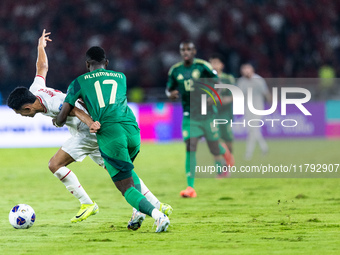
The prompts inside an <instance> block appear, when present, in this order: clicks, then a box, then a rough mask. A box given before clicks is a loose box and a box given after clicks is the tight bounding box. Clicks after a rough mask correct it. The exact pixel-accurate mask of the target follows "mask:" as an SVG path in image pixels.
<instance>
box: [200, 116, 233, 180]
mask: <svg viewBox="0 0 340 255" xmlns="http://www.w3.org/2000/svg"><path fill="white" fill-rule="evenodd" d="M202 126H203V128H204V137H205V139H206V140H207V144H208V147H209V150H210V153H211V154H212V155H213V156H214V160H215V165H216V166H217V167H218V177H227V176H228V172H227V171H222V170H223V169H224V168H223V167H225V166H226V165H227V160H228V158H227V156H226V154H227V153H226V152H227V150H228V148H225V147H223V146H222V145H221V144H220V142H219V139H220V130H219V128H218V127H217V126H214V124H213V119H206V120H204V121H202ZM220 126H221V125H220Z"/></svg>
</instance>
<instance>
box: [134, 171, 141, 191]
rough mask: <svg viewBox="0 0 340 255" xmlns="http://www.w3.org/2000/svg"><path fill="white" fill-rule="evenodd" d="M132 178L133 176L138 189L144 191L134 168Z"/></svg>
mask: <svg viewBox="0 0 340 255" xmlns="http://www.w3.org/2000/svg"><path fill="white" fill-rule="evenodd" d="M132 178H133V183H134V184H135V188H136V190H138V191H139V192H140V193H142V192H141V186H140V180H139V177H138V175H137V174H136V172H135V171H134V170H132Z"/></svg>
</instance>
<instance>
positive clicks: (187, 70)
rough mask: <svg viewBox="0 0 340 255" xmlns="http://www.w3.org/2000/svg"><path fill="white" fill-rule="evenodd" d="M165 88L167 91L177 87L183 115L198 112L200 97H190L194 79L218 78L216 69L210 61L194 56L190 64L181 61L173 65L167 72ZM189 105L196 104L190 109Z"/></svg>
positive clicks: (193, 88)
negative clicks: (180, 97) (186, 64)
mask: <svg viewBox="0 0 340 255" xmlns="http://www.w3.org/2000/svg"><path fill="white" fill-rule="evenodd" d="M168 75H169V76H168V83H167V88H168V89H169V91H172V90H175V89H177V90H178V91H179V93H180V94H181V96H182V106H183V112H184V115H186V116H188V115H189V113H191V114H192V113H193V112H195V113H196V112H197V114H198V113H199V112H200V109H201V98H200V96H196V95H195V97H193V98H190V94H191V93H193V92H195V88H196V87H197V86H196V84H195V80H198V79H200V78H218V76H217V75H216V71H215V70H213V68H212V66H211V65H210V63H208V62H207V61H204V60H202V59H198V58H195V59H194V61H193V63H192V65H191V66H185V65H184V62H183V61H181V62H179V63H177V64H175V65H173V66H172V67H171V68H170V70H169V74H168ZM190 99H191V100H192V101H191V106H197V107H195V109H190Z"/></svg>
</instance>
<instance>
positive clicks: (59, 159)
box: [48, 148, 75, 173]
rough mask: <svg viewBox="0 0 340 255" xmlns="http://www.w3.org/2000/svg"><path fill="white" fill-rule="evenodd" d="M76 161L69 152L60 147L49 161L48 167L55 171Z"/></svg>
mask: <svg viewBox="0 0 340 255" xmlns="http://www.w3.org/2000/svg"><path fill="white" fill-rule="evenodd" d="M74 161H75V160H74V159H73V158H72V157H71V156H70V155H69V154H68V153H67V152H65V151H63V150H62V148H60V149H59V150H58V151H57V152H56V154H54V156H53V157H52V158H51V159H50V161H49V162H48V167H49V169H50V170H51V171H52V172H53V173H54V172H56V171H57V170H58V169H59V168H60V167H63V166H67V165H69V164H71V163H72V162H74Z"/></svg>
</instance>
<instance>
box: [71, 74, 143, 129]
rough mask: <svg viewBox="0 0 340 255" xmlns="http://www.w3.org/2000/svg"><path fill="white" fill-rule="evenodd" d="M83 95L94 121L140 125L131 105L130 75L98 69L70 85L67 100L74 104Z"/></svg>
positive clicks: (103, 123) (102, 123) (81, 76)
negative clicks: (128, 79)
mask: <svg viewBox="0 0 340 255" xmlns="http://www.w3.org/2000/svg"><path fill="white" fill-rule="evenodd" d="M78 98H82V100H83V101H84V103H85V104H86V106H87V109H88V111H89V114H90V115H91V117H92V118H93V120H94V121H99V122H100V124H101V125H102V126H103V125H105V124H106V123H126V124H133V125H137V122H136V118H135V116H134V114H133V112H132V110H131V109H130V108H129V107H128V105H127V99H126V77H125V75H124V74H123V73H119V72H115V71H111V70H105V69H97V70H94V71H92V72H89V73H86V74H83V75H80V76H79V77H78V78H76V79H75V80H74V81H73V82H72V83H71V84H70V86H69V88H68V91H67V96H66V98H65V102H67V103H69V104H71V105H73V106H74V104H75V102H76V101H77V99H78Z"/></svg>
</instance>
